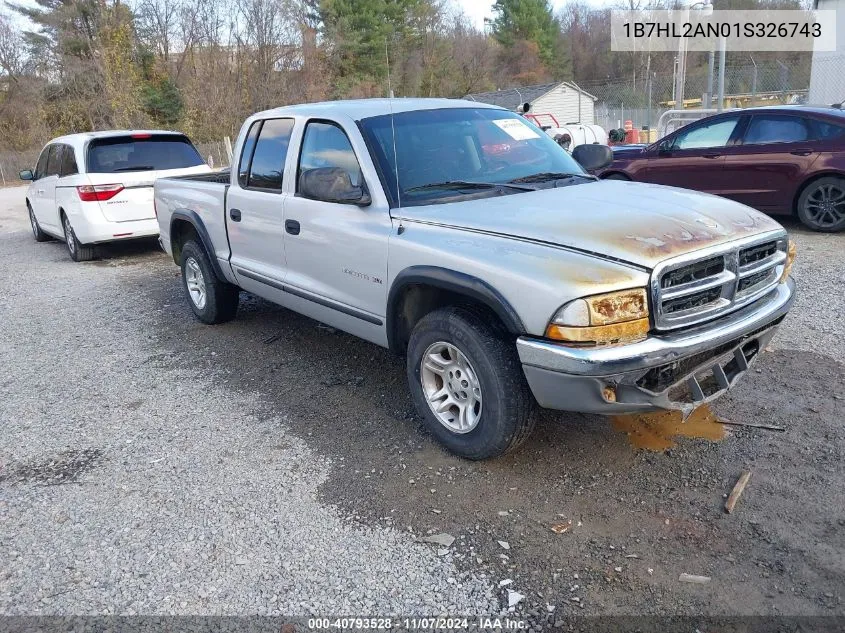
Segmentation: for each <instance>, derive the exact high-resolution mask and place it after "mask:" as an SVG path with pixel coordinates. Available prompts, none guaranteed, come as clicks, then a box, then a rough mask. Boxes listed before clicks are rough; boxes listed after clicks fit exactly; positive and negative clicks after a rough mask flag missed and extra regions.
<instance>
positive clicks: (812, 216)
mask: <svg viewBox="0 0 845 633" xmlns="http://www.w3.org/2000/svg"><path fill="white" fill-rule="evenodd" d="M798 218H799V219H800V220H801V222H803V224H804V225H805V226H806V227H807V228H810V229H812V230H814V231H824V232H827V233H833V232H834V231H841V230H843V229H845V178H838V177H836V176H826V177H824V178H819V179H818V180H816V181H814V182H812V183H810V184H809V185H808V186H807V188H806V189H804V191H802V192H801V196H800V197H799V198H798Z"/></svg>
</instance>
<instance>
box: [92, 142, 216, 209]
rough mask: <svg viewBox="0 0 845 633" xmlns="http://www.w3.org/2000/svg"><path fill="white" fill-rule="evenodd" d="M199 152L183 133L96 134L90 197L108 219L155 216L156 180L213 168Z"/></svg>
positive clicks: (93, 143) (93, 147) (93, 148)
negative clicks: (101, 135) (99, 136)
mask: <svg viewBox="0 0 845 633" xmlns="http://www.w3.org/2000/svg"><path fill="white" fill-rule="evenodd" d="M208 170H209V168H208V166H207V165H206V164H205V162H204V161H203V159H202V157H201V156H200V154H199V152H198V151H197V150H196V148H195V147H194V146H193V145H192V144H191V142H190V141H189V140H188V138H187V137H186V136H183V135H181V134H156V133H137V134H130V135H125V136H123V135H121V136H109V137H103V138H95V139H94V140H92V141H91V142H90V143H89V144H88V149H87V151H86V171H87V177H88V182H89V183H90V187H91V191H90V192H89V197H90V198H91V199H93V200H96V201H98V202H99V204H100V209H101V211H102V212H103V215H104V216H105V218H106V220H108V221H110V222H131V221H136V220H149V219H153V218H155V211H154V209H153V184H154V183H155V180H156V178H163V177H166V176H179V175H184V174H190V173H198V172H203V171H208Z"/></svg>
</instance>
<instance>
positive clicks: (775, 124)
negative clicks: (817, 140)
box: [742, 114, 811, 145]
mask: <svg viewBox="0 0 845 633" xmlns="http://www.w3.org/2000/svg"><path fill="white" fill-rule="evenodd" d="M810 139H811V135H810V126H809V125H807V121H806V120H805V119H802V118H801V117H797V116H788V115H775V114H764V115H760V114H758V115H754V116H753V117H751V123H750V124H749V125H748V129H747V130H746V131H745V138H744V139H743V141H742V142H743V144H744V145H762V144H766V143H802V142H804V141H809V140H810Z"/></svg>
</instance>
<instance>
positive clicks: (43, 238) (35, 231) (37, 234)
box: [26, 201, 50, 242]
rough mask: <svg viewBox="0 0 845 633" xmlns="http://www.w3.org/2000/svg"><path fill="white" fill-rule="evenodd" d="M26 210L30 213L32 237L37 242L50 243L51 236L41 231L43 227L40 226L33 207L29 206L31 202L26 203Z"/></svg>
mask: <svg viewBox="0 0 845 633" xmlns="http://www.w3.org/2000/svg"><path fill="white" fill-rule="evenodd" d="M26 210H27V211H28V212H29V224H30V226H31V227H32V236H33V237H34V238H35V241H36V242H47V241H49V239H50V236H49V235H47V234H46V233H45V232H44V231H42V230H41V227H40V226H39V225H38V220H37V219H36V217H35V213H34V212H33V211H32V205H30V204H29V201H27V203H26Z"/></svg>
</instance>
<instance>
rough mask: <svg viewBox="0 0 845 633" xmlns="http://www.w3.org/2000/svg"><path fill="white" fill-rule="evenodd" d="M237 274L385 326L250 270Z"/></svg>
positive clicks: (360, 312) (379, 320) (379, 321)
mask: <svg viewBox="0 0 845 633" xmlns="http://www.w3.org/2000/svg"><path fill="white" fill-rule="evenodd" d="M236 270H237V272H238V274H239V275H243V276H244V277H246V278H247V279H252V280H253V281H257V282H259V283H262V284H264V285H266V286H270V287H271V288H275V289H276V290H281V291H282V292H287V293H289V294H292V295H293V296H295V297H299V298H300V299H305V300H307V301H312V302H313V303H316V304H319V305H321V306H324V307H326V308H331V309H332V310H337V311H338V312H342V313H343V314H346V315H349V316H351V317H355V318H356V319H361V320H362V321H366V322H367V323H372V324H373V325H383V324H384V322H383V321H382V320H381V319H378V318H376V317H374V316H371V315H370V314H367V313H366V312H362V311H361V310H356V309H355V308H350V307H348V306H345V305H341V304H337V303H334V302H333V301H329V300H328V299H323V298H322V297H315V296H314V295H312V294H310V293H307V292H305V291H304V290H299V289H298V288H294V287H293V286H288V285H286V284H283V283H280V282H278V281H274V280H272V279H267V278H266V277H262V276H260V275H258V274H256V273H253V272H250V271H248V270H244V269H243V268H240V267H238V268H237V269H236Z"/></svg>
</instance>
